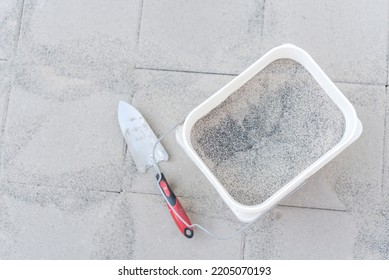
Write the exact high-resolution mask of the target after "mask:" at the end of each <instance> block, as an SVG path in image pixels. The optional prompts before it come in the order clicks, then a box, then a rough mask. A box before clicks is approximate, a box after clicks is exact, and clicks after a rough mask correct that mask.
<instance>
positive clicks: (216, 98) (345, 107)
mask: <svg viewBox="0 0 389 280" xmlns="http://www.w3.org/2000/svg"><path fill="white" fill-rule="evenodd" d="M281 58H288V59H292V60H294V61H296V62H298V63H300V64H301V65H302V66H303V67H304V68H305V69H306V70H307V71H308V72H309V73H310V74H311V75H312V76H313V77H314V78H315V80H316V81H317V82H318V84H319V85H320V86H321V87H322V89H323V90H324V91H325V92H326V93H327V94H328V96H329V97H330V98H331V99H332V100H333V101H334V102H335V104H336V105H337V106H338V107H339V109H340V110H341V111H342V113H343V115H344V118H345V131H344V134H343V136H342V138H341V140H340V142H339V143H338V144H336V145H335V146H334V147H333V148H332V149H330V150H329V151H328V152H326V153H325V154H323V155H322V156H321V157H320V158H319V159H318V160H316V161H315V162H314V163H313V164H311V165H310V166H309V167H307V168H306V169H305V170H302V171H301V173H300V174H298V175H297V176H296V177H295V178H293V179H292V180H291V181H289V182H288V183H287V184H286V185H284V186H283V187H282V188H281V189H279V190H278V191H277V192H275V193H274V194H273V195H271V196H270V197H269V198H268V199H267V200H265V201H264V202H263V203H261V204H257V205H253V206H248V205H243V204H241V203H239V202H237V201H236V200H234V199H233V198H232V196H231V195H230V194H229V193H228V192H227V191H226V189H225V188H224V187H223V185H222V184H221V183H220V182H219V180H218V179H217V178H216V177H215V175H214V174H213V173H212V172H211V171H210V169H209V168H208V167H207V165H206V164H205V163H204V161H203V160H202V159H201V158H200V157H199V155H198V154H197V152H196V151H195V150H194V149H193V146H192V143H191V140H190V139H191V138H190V134H191V130H192V128H193V125H194V124H195V123H196V122H197V121H198V120H199V119H201V118H202V117H203V116H205V115H207V114H208V113H209V112H210V111H211V110H212V109H214V108H215V107H217V106H218V105H219V104H220V103H222V102H223V101H224V100H225V99H226V98H228V97H229V96H230V95H231V94H232V93H234V92H235V91H236V90H238V89H239V88H240V87H241V86H242V85H243V84H245V83H246V82H248V81H249V80H250V79H251V78H252V77H253V76H255V75H256V74H257V73H258V72H260V71H261V70H262V69H264V68H265V67H266V66H267V65H268V64H270V63H271V62H273V61H275V60H278V59H281ZM361 133H362V124H361V122H360V120H359V119H358V117H357V114H356V112H355V110H354V107H353V106H352V104H351V103H350V102H349V101H348V100H347V98H346V97H345V96H344V95H343V94H342V93H341V92H340V90H339V89H338V88H337V87H336V86H335V84H334V83H333V82H332V81H331V80H330V79H329V78H328V77H327V75H326V74H325V73H324V72H323V71H322V70H321V69H320V67H319V66H318V65H317V64H316V62H315V61H314V60H313V59H312V58H311V56H310V55H309V54H308V53H307V52H305V51H304V50H302V49H301V48H298V47H296V46H295V45H292V44H284V45H281V46H279V47H276V48H274V49H272V50H270V51H269V52H268V53H266V54H265V55H264V56H263V57H262V58H260V59H259V60H258V61H256V62H255V63H254V64H253V65H251V66H250V67H249V68H247V69H246V70H245V71H243V72H242V73H241V74H240V75H239V76H237V77H236V78H235V79H233V80H232V81H231V82H229V83H228V84H227V85H225V86H224V87H223V88H221V89H220V90H219V91H217V92H216V93H215V94H213V95H212V96H211V97H210V98H208V99H207V100H205V101H204V102H203V103H201V104H200V105H199V106H198V107H196V108H195V109H194V110H192V112H190V114H189V115H188V116H187V117H186V119H185V122H184V124H183V125H182V126H180V127H179V128H178V129H177V131H176V138H177V141H178V143H179V144H180V145H181V147H182V148H183V150H184V151H185V152H186V153H187V155H188V156H189V157H190V158H191V160H192V161H193V162H194V163H195V164H196V166H197V167H198V168H199V169H200V170H201V171H202V172H203V173H204V175H205V176H206V177H207V178H208V180H209V181H210V182H211V183H212V185H213V186H214V187H215V189H216V191H217V192H218V193H219V195H220V196H221V197H222V199H223V200H224V201H225V203H226V204H227V205H228V206H229V207H230V209H231V210H232V211H233V213H234V214H235V215H236V217H237V218H238V219H239V220H240V221H242V222H250V221H252V220H254V219H255V218H257V217H258V216H259V215H261V214H263V213H265V212H267V211H269V210H270V209H271V208H272V207H274V206H275V205H277V204H278V203H279V202H280V201H281V200H282V199H284V198H285V197H286V196H288V195H289V194H291V193H292V192H293V191H295V190H296V189H297V188H298V187H299V186H301V185H302V183H304V181H305V180H306V179H308V178H309V177H310V176H312V175H313V174H314V173H315V172H317V171H318V170H319V169H320V168H321V167H323V166H324V165H325V164H327V163H328V162H329V161H331V160H332V159H333V158H334V157H335V156H336V155H338V154H339V153H340V152H342V151H343V150H344V149H345V148H346V147H347V146H349V145H350V144H351V143H352V142H354V141H355V140H356V139H357V138H358V137H359V136H360V135H361Z"/></svg>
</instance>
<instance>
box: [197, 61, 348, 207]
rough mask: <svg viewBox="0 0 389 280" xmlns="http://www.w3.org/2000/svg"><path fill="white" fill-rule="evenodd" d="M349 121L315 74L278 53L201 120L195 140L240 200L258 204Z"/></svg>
mask: <svg viewBox="0 0 389 280" xmlns="http://www.w3.org/2000/svg"><path fill="white" fill-rule="evenodd" d="M344 127H345V120H344V116H343V114H342V112H341V111H340V109H339V108H338V107H337V106H336V104H335V103H334V102H333V101H332V100H331V99H330V97H328V95H327V94H326V93H325V92H324V90H323V89H322V88H321V87H320V86H319V84H318V83H317V82H316V80H315V79H314V78H313V77H312V76H311V74H309V72H308V71H307V70H306V69H305V68H304V67H303V66H301V65H300V64H299V63H297V62H295V61H293V60H290V59H279V60H276V61H274V62H272V63H271V64H269V65H268V66H267V67H265V68H264V69H263V70H262V71H260V72H259V73H258V74H257V75H255V76H254V77H253V78H252V79H251V80H249V81H248V82H247V83H246V84H244V85H243V86H242V87H241V88H240V89H239V90H237V91H236V92H234V93H232V94H231V95H230V96H229V97H228V98H227V99H226V100H225V101H224V102H222V103H221V104H220V105H219V106H217V107H216V108H215V109H213V110H212V111H211V112H209V113H208V114H207V115H206V116H204V117H202V118H201V119H200V120H198V121H197V122H196V123H195V125H194V127H193V129H192V131H191V142H192V145H193V148H194V149H195V151H196V152H197V153H198V154H199V156H200V157H201V158H202V159H203V161H204V162H205V164H206V165H207V166H208V167H209V169H210V170H211V172H212V173H213V174H214V175H215V176H216V178H218V180H219V181H220V183H221V184H222V185H223V186H224V188H225V189H226V190H227V192H228V193H229V194H230V195H231V196H232V197H233V198H234V199H235V200H236V201H237V202H239V203H242V204H244V205H257V204H260V203H262V202H263V201H265V200H266V199H267V198H269V197H270V196H271V195H273V194H274V193H275V192H277V191H278V190H279V189H280V188H282V187H283V186H284V185H285V184H287V183H288V182H289V181H291V180H292V179H293V178H294V177H296V176H297V175H298V174H299V173H301V172H302V171H303V170H304V169H306V168H307V167H308V166H309V165H311V164H312V163H314V162H315V161H316V160H317V159H319V158H320V157H321V156H323V155H324V154H325V153H326V152H327V151H329V150H330V149H331V148H333V147H334V146H335V145H336V144H337V143H338V142H339V141H340V139H341V138H342V136H343V133H344Z"/></svg>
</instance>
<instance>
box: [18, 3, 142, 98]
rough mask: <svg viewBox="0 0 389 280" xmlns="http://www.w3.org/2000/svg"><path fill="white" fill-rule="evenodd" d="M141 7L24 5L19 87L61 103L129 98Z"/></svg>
mask: <svg viewBox="0 0 389 280" xmlns="http://www.w3.org/2000/svg"><path fill="white" fill-rule="evenodd" d="M139 4H140V1H124V0H115V1H114V2H110V3H109V4H108V3H107V2H105V1H89V0H82V1H76V0H71V1H66V2H63V1H58V0H56V1H46V2H40V1H36V0H35V1H28V2H26V3H25V7H24V13H23V25H22V28H21V35H20V42H19V50H18V56H19V57H18V60H17V63H18V65H20V67H19V69H18V72H19V76H20V78H21V79H23V81H21V83H22V84H23V85H24V86H25V87H27V88H28V90H30V87H34V88H36V89H37V90H39V91H40V92H41V94H46V95H48V96H50V97H51V98H54V97H57V98H59V99H70V98H77V97H80V96H85V95H89V94H93V93H105V92H114V93H118V94H128V93H129V92H128V88H129V87H130V85H131V69H132V67H133V61H134V48H135V46H136V41H137V32H138V18H139V13H140V6H139ZM82 86H86V88H83V87H82ZM80 89H83V90H84V92H80Z"/></svg>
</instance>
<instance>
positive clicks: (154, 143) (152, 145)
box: [118, 101, 194, 238]
mask: <svg viewBox="0 0 389 280" xmlns="http://www.w3.org/2000/svg"><path fill="white" fill-rule="evenodd" d="M118 119H119V125H120V129H121V131H122V133H123V136H124V139H125V140H126V143H127V146H128V149H129V151H130V153H131V156H132V158H133V159H134V162H135V165H136V168H137V170H138V172H140V173H146V171H147V170H148V169H149V168H150V167H155V169H156V172H157V175H156V179H157V182H158V185H159V187H160V188H161V191H162V193H163V195H164V196H165V198H166V200H167V206H168V209H169V212H170V214H171V216H172V217H173V220H174V222H175V223H176V225H177V227H178V228H179V230H180V231H181V233H182V234H183V235H184V236H186V237H188V238H192V237H193V233H194V232H193V228H191V227H190V225H191V222H190V220H189V218H188V215H187V214H186V212H185V210H184V208H183V207H182V205H181V203H180V202H179V201H178V199H177V197H176V196H175V194H174V193H173V191H172V189H171V188H170V186H169V184H168V182H167V180H166V177H165V176H164V175H163V173H161V172H160V171H159V168H158V166H157V164H158V162H160V161H167V160H168V159H169V156H168V154H167V152H166V150H165V149H164V148H163V146H162V144H161V143H160V142H159V141H158V138H157V137H156V136H155V134H154V132H153V130H152V129H151V127H150V126H149V124H148V123H147V122H146V120H145V118H144V117H143V116H142V114H141V113H140V112H139V111H138V110H137V109H136V108H135V107H134V106H132V105H130V104H128V103H126V102H124V101H120V102H119V106H118ZM160 175H161V176H160ZM176 214H177V215H179V216H180V217H178V216H177V215H176ZM180 218H181V219H180ZM183 221H185V223H186V224H185V223H184V222H183Z"/></svg>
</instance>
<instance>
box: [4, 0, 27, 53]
mask: <svg viewBox="0 0 389 280" xmlns="http://www.w3.org/2000/svg"><path fill="white" fill-rule="evenodd" d="M22 6H23V0H2V1H1V2H0V42H1V43H0V60H5V59H8V58H10V57H11V54H12V52H13V50H14V48H15V47H16V44H17V41H18V38H19V28H20V19H21V13H22Z"/></svg>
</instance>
